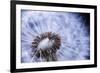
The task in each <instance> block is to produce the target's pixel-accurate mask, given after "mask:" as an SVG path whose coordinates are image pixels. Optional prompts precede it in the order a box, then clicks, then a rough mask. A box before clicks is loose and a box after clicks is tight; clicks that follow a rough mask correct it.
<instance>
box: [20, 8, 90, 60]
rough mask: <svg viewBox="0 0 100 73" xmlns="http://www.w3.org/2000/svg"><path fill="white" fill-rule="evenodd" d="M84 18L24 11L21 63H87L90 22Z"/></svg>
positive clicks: (73, 15) (47, 12) (79, 14)
mask: <svg viewBox="0 0 100 73" xmlns="http://www.w3.org/2000/svg"><path fill="white" fill-rule="evenodd" d="M82 14H84V15H85V16H83V15H82ZM86 17H89V14H85V13H71V12H49V11H32V10H23V11H22V17H21V19H22V20H21V22H22V33H21V35H22V39H21V43H22V50H24V51H22V54H23V55H22V59H23V60H24V61H23V62H30V61H32V62H41V61H67V60H87V59H89V57H90V34H89V23H87V21H88V20H89V19H87V18H86ZM87 25H88V26H87ZM54 45H56V47H55V46H54ZM37 49H38V51H37ZM28 50H30V51H28ZM24 52H27V54H25V53H24ZM31 53H32V54H31ZM41 54H42V55H41ZM26 55H27V56H26ZM31 56H32V57H31ZM40 58H42V59H40Z"/></svg>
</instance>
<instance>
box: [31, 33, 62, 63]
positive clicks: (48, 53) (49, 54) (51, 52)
mask: <svg viewBox="0 0 100 73" xmlns="http://www.w3.org/2000/svg"><path fill="white" fill-rule="evenodd" d="M45 38H48V39H49V40H54V43H53V45H52V46H51V47H48V48H47V49H43V48H39V50H38V45H39V43H40V42H41V41H42V40H44V39H45ZM60 45H61V39H60V36H59V35H58V34H56V33H52V32H45V33H42V34H40V35H39V36H36V38H35V39H34V40H33V42H32V47H33V48H36V49H37V53H36V56H37V57H38V58H39V57H40V56H42V58H45V59H46V61H49V60H52V61H55V60H57V59H56V56H55V54H56V51H57V49H59V48H60ZM40 51H41V53H40Z"/></svg>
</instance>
